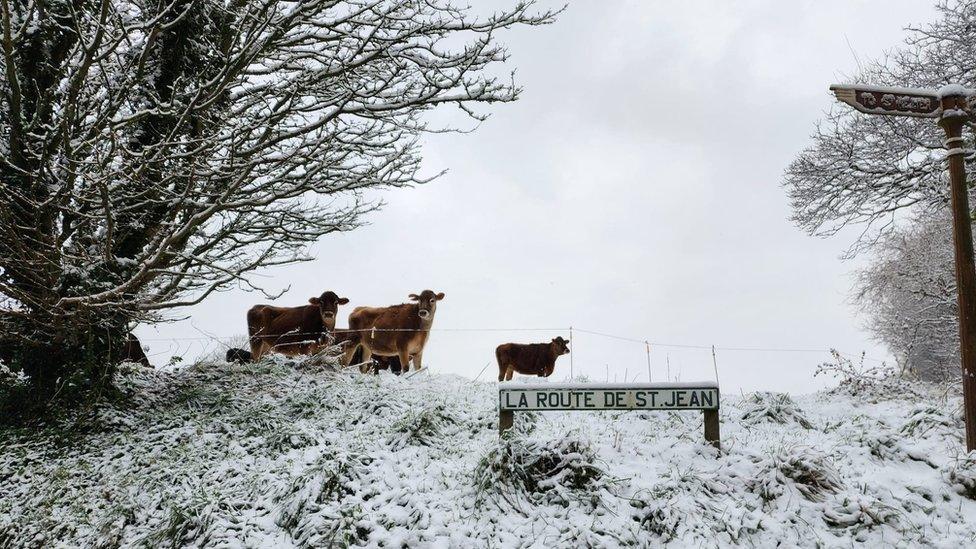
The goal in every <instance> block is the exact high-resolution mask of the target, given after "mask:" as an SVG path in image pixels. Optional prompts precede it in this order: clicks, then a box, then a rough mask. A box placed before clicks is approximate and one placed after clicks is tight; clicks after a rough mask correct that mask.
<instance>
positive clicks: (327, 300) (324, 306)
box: [247, 291, 349, 360]
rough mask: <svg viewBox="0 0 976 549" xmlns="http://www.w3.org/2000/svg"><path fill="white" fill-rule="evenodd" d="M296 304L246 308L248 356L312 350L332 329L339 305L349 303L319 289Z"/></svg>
mask: <svg viewBox="0 0 976 549" xmlns="http://www.w3.org/2000/svg"><path fill="white" fill-rule="evenodd" d="M308 302H309V305H302V306H300V307H273V306H271V305H255V306H254V307H251V309H250V310H249V311H247V333H248V335H249V336H250V343H251V359H252V360H259V359H260V358H261V357H262V356H264V355H265V354H267V353H269V352H271V351H274V352H277V353H281V354H283V355H287V356H294V355H307V354H314V353H315V352H317V351H318V350H319V349H321V348H322V345H323V344H325V343H326V342H327V338H326V335H328V334H331V333H332V332H333V331H334V330H335V321H336V313H337V312H338V311H339V305H345V304H346V303H349V300H348V299H346V298H344V297H339V296H338V295H336V293H335V292H332V291H327V292H323V293H322V295H320V296H319V297H313V298H310V299H309V300H308Z"/></svg>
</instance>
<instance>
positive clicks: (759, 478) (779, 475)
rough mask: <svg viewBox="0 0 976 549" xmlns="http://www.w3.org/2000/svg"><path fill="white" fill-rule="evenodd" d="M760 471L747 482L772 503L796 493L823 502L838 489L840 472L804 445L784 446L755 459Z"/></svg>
mask: <svg viewBox="0 0 976 549" xmlns="http://www.w3.org/2000/svg"><path fill="white" fill-rule="evenodd" d="M757 462H758V465H759V472H758V473H757V474H756V476H755V478H753V479H752V480H750V481H749V482H748V483H747V486H748V488H749V490H750V491H751V492H753V493H754V494H757V495H758V496H759V497H761V498H762V499H763V500H764V501H767V502H769V501H773V500H775V499H778V498H779V497H780V496H782V495H784V494H786V493H787V492H788V491H791V490H795V491H796V492H799V493H800V495H802V496H803V497H804V498H806V499H808V500H810V501H823V500H824V498H825V497H826V495H827V494H832V493H836V492H837V491H838V490H840V489H841V487H842V483H841V476H840V473H839V472H838V471H837V470H836V469H835V468H834V466H833V464H832V463H831V462H830V458H829V457H828V456H827V455H826V454H824V453H823V452H820V451H819V450H815V449H813V448H809V447H806V446H791V447H786V448H783V449H781V450H779V451H778V452H776V453H774V454H773V455H771V456H769V457H767V458H758V459H757Z"/></svg>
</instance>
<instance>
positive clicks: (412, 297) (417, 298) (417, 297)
mask: <svg viewBox="0 0 976 549" xmlns="http://www.w3.org/2000/svg"><path fill="white" fill-rule="evenodd" d="M407 297H409V298H410V299H412V300H414V301H420V296H419V295H417V294H410V295H408V296H407Z"/></svg>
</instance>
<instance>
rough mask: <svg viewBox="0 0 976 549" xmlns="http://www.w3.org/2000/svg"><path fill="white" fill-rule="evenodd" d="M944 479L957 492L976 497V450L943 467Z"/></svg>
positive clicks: (968, 496) (971, 497) (972, 497)
mask: <svg viewBox="0 0 976 549" xmlns="http://www.w3.org/2000/svg"><path fill="white" fill-rule="evenodd" d="M942 479H943V480H945V482H946V483H947V484H948V485H949V486H951V487H952V489H953V490H955V491H956V493H957V494H959V495H961V496H965V497H967V498H969V499H976V452H970V453H969V454H967V455H965V456H962V457H960V458H958V459H957V460H956V461H955V462H954V463H951V464H949V465H947V466H945V467H943V469H942Z"/></svg>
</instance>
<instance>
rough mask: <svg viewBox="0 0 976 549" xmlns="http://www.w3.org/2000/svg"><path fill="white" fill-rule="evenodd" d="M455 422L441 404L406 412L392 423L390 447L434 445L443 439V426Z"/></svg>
mask: <svg viewBox="0 0 976 549" xmlns="http://www.w3.org/2000/svg"><path fill="white" fill-rule="evenodd" d="M454 423H456V422H455V421H454V418H453V417H451V416H450V414H448V412H447V409H446V407H445V406H444V405H443V404H439V405H436V406H432V407H429V408H423V409H421V410H419V411H415V412H408V413H407V416H406V417H404V418H403V419H401V420H399V421H397V422H396V423H394V425H393V433H392V434H391V435H390V448H391V449H393V450H400V449H403V448H405V447H407V446H409V445H411V444H413V445H419V446H434V445H437V444H439V443H441V442H443V441H444V438H445V437H444V428H445V427H446V426H448V425H453V424H454Z"/></svg>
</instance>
